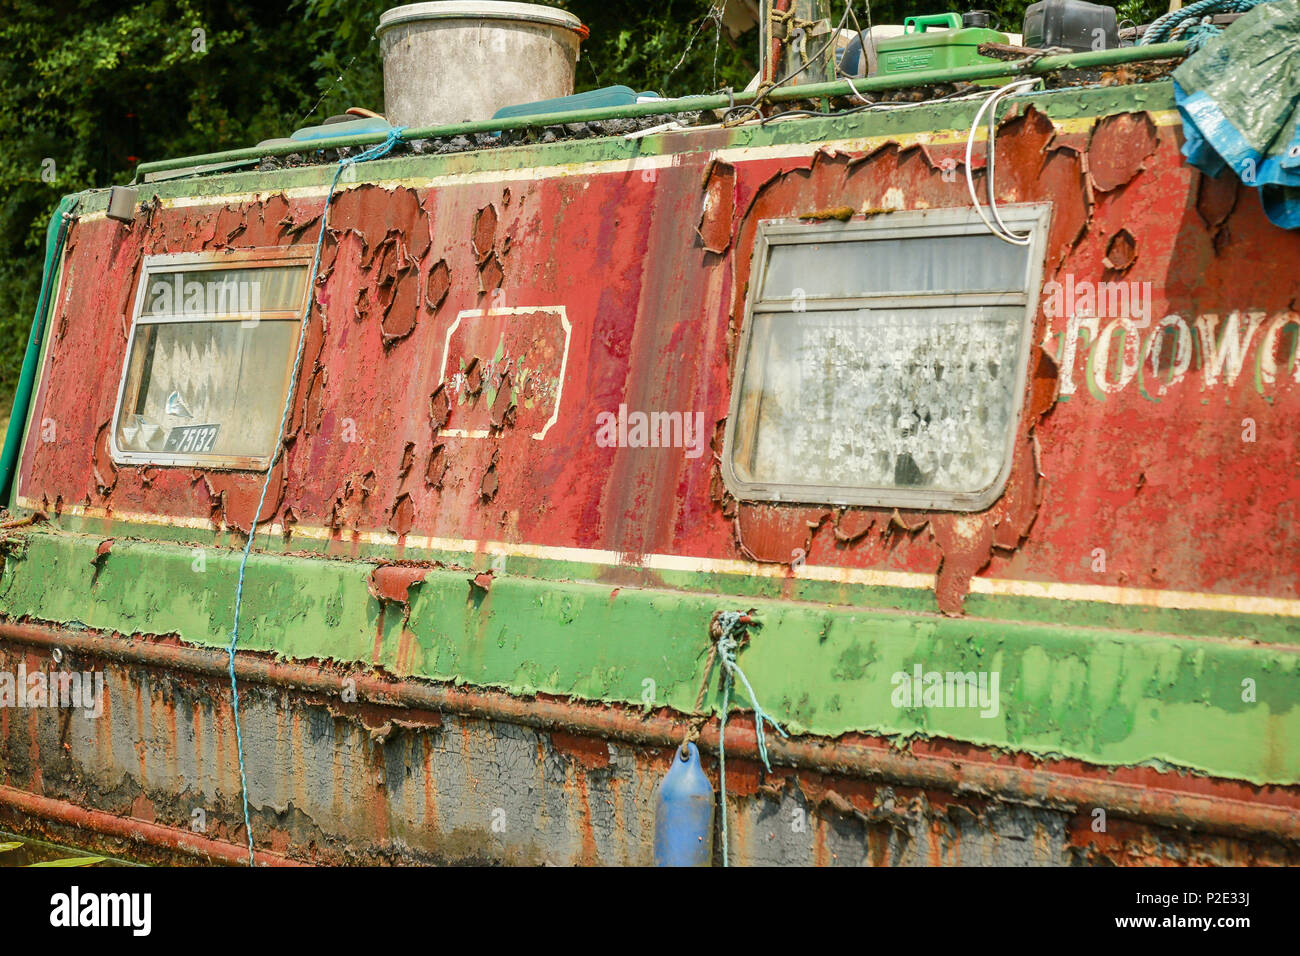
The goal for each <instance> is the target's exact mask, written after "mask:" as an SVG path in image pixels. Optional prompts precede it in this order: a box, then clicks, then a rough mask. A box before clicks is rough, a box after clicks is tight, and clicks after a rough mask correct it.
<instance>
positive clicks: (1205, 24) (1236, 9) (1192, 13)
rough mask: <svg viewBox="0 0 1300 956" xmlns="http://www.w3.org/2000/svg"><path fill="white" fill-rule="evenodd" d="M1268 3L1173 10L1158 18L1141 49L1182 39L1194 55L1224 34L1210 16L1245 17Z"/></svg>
mask: <svg viewBox="0 0 1300 956" xmlns="http://www.w3.org/2000/svg"><path fill="white" fill-rule="evenodd" d="M1266 2H1267V0H1197V2H1196V3H1193V4H1191V5H1189V6H1186V7H1183V8H1182V9H1180V10H1170V11H1169V12H1168V13H1166V14H1164V15H1163V16H1159V17H1156V19H1155V20H1153V21H1151V25H1150V26H1149V27H1147V28H1146V31H1145V32H1144V33H1143V34H1142V38H1141V39H1140V40H1139V41H1138V46H1148V45H1150V44H1152V43H1165V42H1167V41H1170V40H1180V39H1183V40H1186V41H1187V52H1188V53H1195V52H1196V51H1197V50H1199V49H1200V48H1201V47H1203V46H1205V44H1206V43H1208V42H1209V41H1210V40H1212V39H1214V37H1216V36H1218V35H1219V34H1220V33H1222V32H1223V29H1222V28H1221V27H1217V26H1215V25H1214V24H1213V23H1211V22H1210V17H1211V16H1213V15H1214V14H1216V13H1245V12H1246V11H1247V10H1250V9H1251V8H1252V7H1256V6H1258V5H1259V4H1261V3H1266Z"/></svg>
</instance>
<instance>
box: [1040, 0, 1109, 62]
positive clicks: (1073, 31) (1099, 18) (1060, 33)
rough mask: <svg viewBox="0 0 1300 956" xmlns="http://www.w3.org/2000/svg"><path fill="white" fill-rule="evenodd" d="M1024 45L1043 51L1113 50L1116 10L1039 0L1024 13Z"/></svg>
mask: <svg viewBox="0 0 1300 956" xmlns="http://www.w3.org/2000/svg"><path fill="white" fill-rule="evenodd" d="M1023 32H1024V41H1023V42H1024V45H1025V46H1027V47H1034V48H1035V49H1039V50H1043V49H1046V48H1047V47H1053V46H1060V47H1065V48H1066V49H1069V50H1116V49H1118V48H1119V26H1118V24H1117V23H1116V22H1115V8H1114V7H1107V6H1103V5H1102V4H1099V3H1087V2H1085V0H1039V2H1038V3H1035V4H1032V5H1030V7H1029V8H1028V9H1027V10H1025V26H1024V31H1023Z"/></svg>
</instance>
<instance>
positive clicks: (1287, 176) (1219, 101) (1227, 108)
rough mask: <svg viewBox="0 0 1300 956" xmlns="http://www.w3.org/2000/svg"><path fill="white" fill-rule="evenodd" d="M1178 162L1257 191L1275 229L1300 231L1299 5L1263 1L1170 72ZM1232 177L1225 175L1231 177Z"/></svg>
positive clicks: (1294, 1)
mask: <svg viewBox="0 0 1300 956" xmlns="http://www.w3.org/2000/svg"><path fill="white" fill-rule="evenodd" d="M1174 95H1175V97H1176V99H1177V103H1178V111H1179V113H1180V114H1182V118H1183V135H1184V137H1185V139H1186V142H1185V143H1184V144H1183V155H1184V156H1185V157H1186V158H1187V161H1188V162H1189V163H1191V164H1192V165H1193V166H1195V167H1196V168H1197V169H1199V170H1201V171H1202V172H1203V173H1205V174H1206V175H1208V176H1216V177H1217V176H1221V175H1225V174H1236V175H1237V176H1238V177H1239V178H1240V179H1241V181H1242V182H1243V183H1244V184H1246V185H1247V186H1252V187H1254V188H1256V189H1258V190H1259V193H1260V200H1261V201H1262V202H1263V204H1264V212H1265V214H1267V216H1268V218H1269V220H1270V221H1271V222H1273V223H1274V224H1275V225H1278V226H1281V227H1283V228H1285V229H1297V228H1300V128H1298V127H1297V113H1298V112H1300V0H1268V2H1265V3H1260V4H1259V5H1258V6H1255V7H1254V8H1253V9H1251V10H1250V11H1248V12H1247V13H1245V14H1243V15H1242V17H1241V19H1239V20H1237V22H1236V23H1234V24H1233V25H1232V26H1231V28H1229V29H1228V30H1225V31H1224V32H1223V33H1222V34H1220V35H1218V36H1215V37H1213V38H1211V39H1210V40H1209V41H1208V42H1206V43H1205V44H1204V45H1203V46H1202V47H1201V49H1200V50H1198V51H1197V52H1196V53H1195V54H1193V55H1192V56H1191V57H1189V58H1188V59H1187V60H1186V61H1185V62H1184V63H1183V64H1182V65H1181V66H1179V67H1178V69H1176V70H1175V71H1174ZM1229 171H1231V173H1229Z"/></svg>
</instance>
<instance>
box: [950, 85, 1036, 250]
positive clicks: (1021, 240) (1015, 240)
mask: <svg viewBox="0 0 1300 956" xmlns="http://www.w3.org/2000/svg"><path fill="white" fill-rule="evenodd" d="M1038 82H1039V81H1038V80H1037V79H1028V80H1013V81H1012V82H1010V83H1008V84H1007V85H1006V86H1000V87H998V88H997V89H996V90H994V91H993V93H992V94H991V95H990V96H989V98H988V99H986V100H985V101H984V103H983V105H982V106H980V108H979V112H977V113H976V114H975V121H974V122H973V123H971V126H970V135H969V136H967V137H966V186H967V188H968V189H969V190H970V199H971V202H972V203H974V204H975V211H976V212H977V213H979V216H980V219H981V220H983V222H984V225H985V226H987V227H988V229H989V232H991V233H993V235H995V236H997V237H998V238H999V239H1001V240H1002V241H1003V242H1009V243H1011V244H1012V245H1015V246H1027V245H1029V242H1030V238H1031V236H1032V234H1031V233H1028V232H1026V233H1019V232H1012V231H1011V229H1010V228H1008V227H1007V224H1006V223H1005V222H1003V221H1002V215H1001V214H1000V213H999V212H998V204H997V199H996V198H995V196H994V186H993V175H994V157H995V156H996V152H997V143H996V140H997V114H998V110H997V104H998V103H999V102H1001V100H1002V99H1003V98H1004V97H1006V96H1010V95H1011V94H1012V93H1019V92H1021V91H1022V90H1027V89H1029V88H1030V87H1032V86H1036V85H1037V84H1038ZM986 111H989V135H988V146H987V147H986V152H987V154H988V162H987V163H986V169H985V171H984V173H985V175H984V180H985V186H986V187H987V192H988V198H989V208H990V209H991V210H992V211H993V218H994V219H995V220H997V223H996V225H995V224H994V223H993V222H992V221H990V220H989V217H988V216H986V215H985V214H984V207H983V206H981V205H980V201H979V196H977V195H976V193H975V177H974V174H973V173H972V171H971V153H972V152H973V150H974V148H975V131H976V130H978V129H979V126H980V120H982V119H983V118H984V113H985V112H986Z"/></svg>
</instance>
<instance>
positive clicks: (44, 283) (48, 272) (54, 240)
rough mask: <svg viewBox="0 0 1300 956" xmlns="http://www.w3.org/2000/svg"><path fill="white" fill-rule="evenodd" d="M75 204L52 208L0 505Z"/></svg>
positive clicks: (0, 469) (2, 467)
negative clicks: (67, 216) (39, 288)
mask: <svg viewBox="0 0 1300 956" xmlns="http://www.w3.org/2000/svg"><path fill="white" fill-rule="evenodd" d="M77 202H78V199H77V197H76V196H64V197H63V199H61V200H60V201H59V204H58V206H56V207H55V209H54V215H53V216H52V217H51V218H50V224H49V226H48V227H47V228H46V230H45V268H44V269H43V270H42V272H41V292H40V295H39V296H38V297H37V300H36V314H35V315H34V316H33V317H32V331H31V333H30V334H29V335H28V336H27V351H26V352H25V353H24V354H23V369H22V373H21V374H20V375H19V376H18V387H17V388H16V389H15V390H14V407H13V411H12V412H11V413H10V415H9V430H8V432H6V433H5V447H4V452H3V454H2V455H0V503H3V504H5V505H6V506H7V505H8V504H9V496H10V494H11V493H12V491H13V486H14V476H15V473H16V471H17V465H18V450H19V445H21V444H22V440H23V432H24V431H25V430H26V428H27V416H28V414H29V412H30V411H31V408H30V406H31V401H32V385H33V383H34V382H35V381H36V366H37V365H38V364H39V363H40V358H41V344H42V342H43V340H44V338H45V317H46V313H48V312H49V310H50V298H51V295H52V293H53V286H54V278H55V276H56V275H57V274H58V271H59V260H60V258H61V255H62V252H63V240H64V238H65V237H66V236H67V232H68V222H67V220H66V219H65V218H64V217H65V216H66V215H67V214H68V213H70V212H71V211H72V209H73V208H74V207H75V206H76V205H77Z"/></svg>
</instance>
